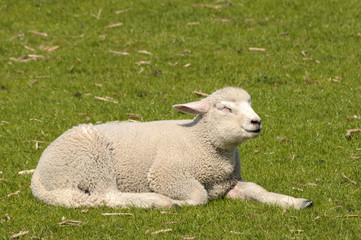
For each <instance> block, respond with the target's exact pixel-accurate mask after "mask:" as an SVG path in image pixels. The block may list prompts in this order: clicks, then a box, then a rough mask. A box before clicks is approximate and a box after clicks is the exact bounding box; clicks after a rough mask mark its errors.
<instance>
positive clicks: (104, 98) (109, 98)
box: [94, 96, 118, 104]
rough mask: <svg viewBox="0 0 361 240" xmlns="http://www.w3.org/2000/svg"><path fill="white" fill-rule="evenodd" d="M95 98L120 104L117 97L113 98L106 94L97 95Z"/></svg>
mask: <svg viewBox="0 0 361 240" xmlns="http://www.w3.org/2000/svg"><path fill="white" fill-rule="evenodd" d="M94 98H95V99H98V100H100V101H104V102H112V103H115V104H118V101H117V100H115V99H113V98H111V97H108V96H106V97H97V96H95V97H94Z"/></svg>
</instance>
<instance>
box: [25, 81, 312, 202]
mask: <svg viewBox="0 0 361 240" xmlns="http://www.w3.org/2000/svg"><path fill="white" fill-rule="evenodd" d="M174 108H176V109H178V110H179V111H182V112H186V113H190V114H197V116H196V117H195V118H194V119H193V120H176V121H173V120H167V121H156V122H146V123H108V124H101V125H92V124H88V125H80V126H77V127H74V128H72V129H70V130H68V131H66V132H65V133H64V134H63V135H61V136H60V137H58V138H57V139H56V140H55V141H54V142H53V143H51V144H50V145H49V146H48V148H47V149H45V151H44V153H43V154H42V156H41V158H40V161H39V164H38V166H37V168H36V170H35V173H34V175H33V178H32V183H31V188H32V191H33V194H34V196H35V197H36V198H37V199H39V200H42V201H44V202H45V203H47V204H51V205H63V206H66V207H79V206H98V205H103V204H105V205H106V206H110V207H128V206H136V207H145V208H149V207H159V208H168V207H171V206H173V205H175V204H176V205H185V204H191V205H197V204H205V203H206V202H207V201H208V200H210V199H214V198H216V197H219V196H225V195H227V196H229V197H232V198H252V197H254V196H257V194H256V193H258V192H261V193H262V194H264V191H265V190H264V191H263V190H261V189H256V190H254V189H255V188H254V187H249V186H248V187H247V188H246V189H253V191H254V192H256V193H254V192H252V191H251V190H248V191H247V192H246V193H245V192H244V191H243V188H244V186H245V184H246V183H245V182H243V180H242V178H241V171H240V159H239V153H238V149H237V146H239V145H240V144H241V143H242V142H243V141H245V140H247V139H250V138H253V137H256V136H258V135H259V133H260V129H261V123H260V121H261V119H260V117H259V116H258V115H257V114H256V113H255V112H254V111H253V109H252V108H251V106H250V96H249V94H248V93H247V92H246V91H244V90H243V89H238V88H224V89H221V90H218V91H216V92H215V93H213V94H211V95H209V96H208V97H207V98H205V99H203V100H201V101H198V102H193V103H187V104H178V105H175V106H174ZM252 186H254V185H252ZM257 186H258V185H257ZM248 193H249V194H248ZM247 194H248V195H247ZM272 196H273V195H272ZM277 196H278V195H277ZM282 196H284V195H282ZM278 197H279V196H278ZM254 198H255V199H257V197H254ZM266 198H267V197H265V196H260V199H266ZM281 198H282V197H281ZM260 199H257V200H260ZM274 199H275V200H274ZM282 199H283V198H282ZM292 199H294V198H292ZM260 201H261V200H260ZM272 201H273V202H272ZM272 201H271V200H270V201H268V202H270V203H277V204H279V205H282V204H283V205H282V206H293V207H295V208H302V207H300V206H301V205H302V204H303V205H305V204H304V202H305V201H306V200H305V199H301V200H297V199H296V200H294V202H295V203H294V204H293V205H292V204H291V205H290V204H289V202H290V201H289V199H286V200H284V199H283V200H280V199H278V198H277V197H275V196H273V198H272ZM266 202H267V201H266ZM291 202H292V201H291ZM286 203H287V204H289V205H287V204H286ZM303 205H302V206H303ZM303 207H304V206H303Z"/></svg>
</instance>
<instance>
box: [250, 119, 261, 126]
mask: <svg viewBox="0 0 361 240" xmlns="http://www.w3.org/2000/svg"><path fill="white" fill-rule="evenodd" d="M251 124H253V125H256V126H258V127H261V119H257V120H251Z"/></svg>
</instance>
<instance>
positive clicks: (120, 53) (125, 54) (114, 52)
mask: <svg viewBox="0 0 361 240" xmlns="http://www.w3.org/2000/svg"><path fill="white" fill-rule="evenodd" d="M108 52H109V53H113V54H116V55H123V56H128V55H129V53H127V52H118V51H113V50H109V51H108Z"/></svg>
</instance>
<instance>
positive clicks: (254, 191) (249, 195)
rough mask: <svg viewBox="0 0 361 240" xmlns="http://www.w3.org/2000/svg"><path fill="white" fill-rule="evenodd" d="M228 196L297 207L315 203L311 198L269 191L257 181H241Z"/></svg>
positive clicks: (300, 207)
mask: <svg viewBox="0 0 361 240" xmlns="http://www.w3.org/2000/svg"><path fill="white" fill-rule="evenodd" d="M227 197H229V198H235V199H237V198H238V199H250V200H256V201H259V202H262V203H268V204H276V205H279V206H281V207H286V208H289V207H294V208H296V209H303V208H306V207H310V206H312V205H313V202H312V201H310V200H307V199H304V198H294V197H291V196H287V195H283V194H278V193H273V192H268V191H267V190H266V189H264V188H262V187H261V186H259V185H257V184H255V183H251V182H241V181H240V182H238V183H237V184H236V186H235V187H234V188H233V189H231V190H230V191H229V192H228V193H227Z"/></svg>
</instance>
